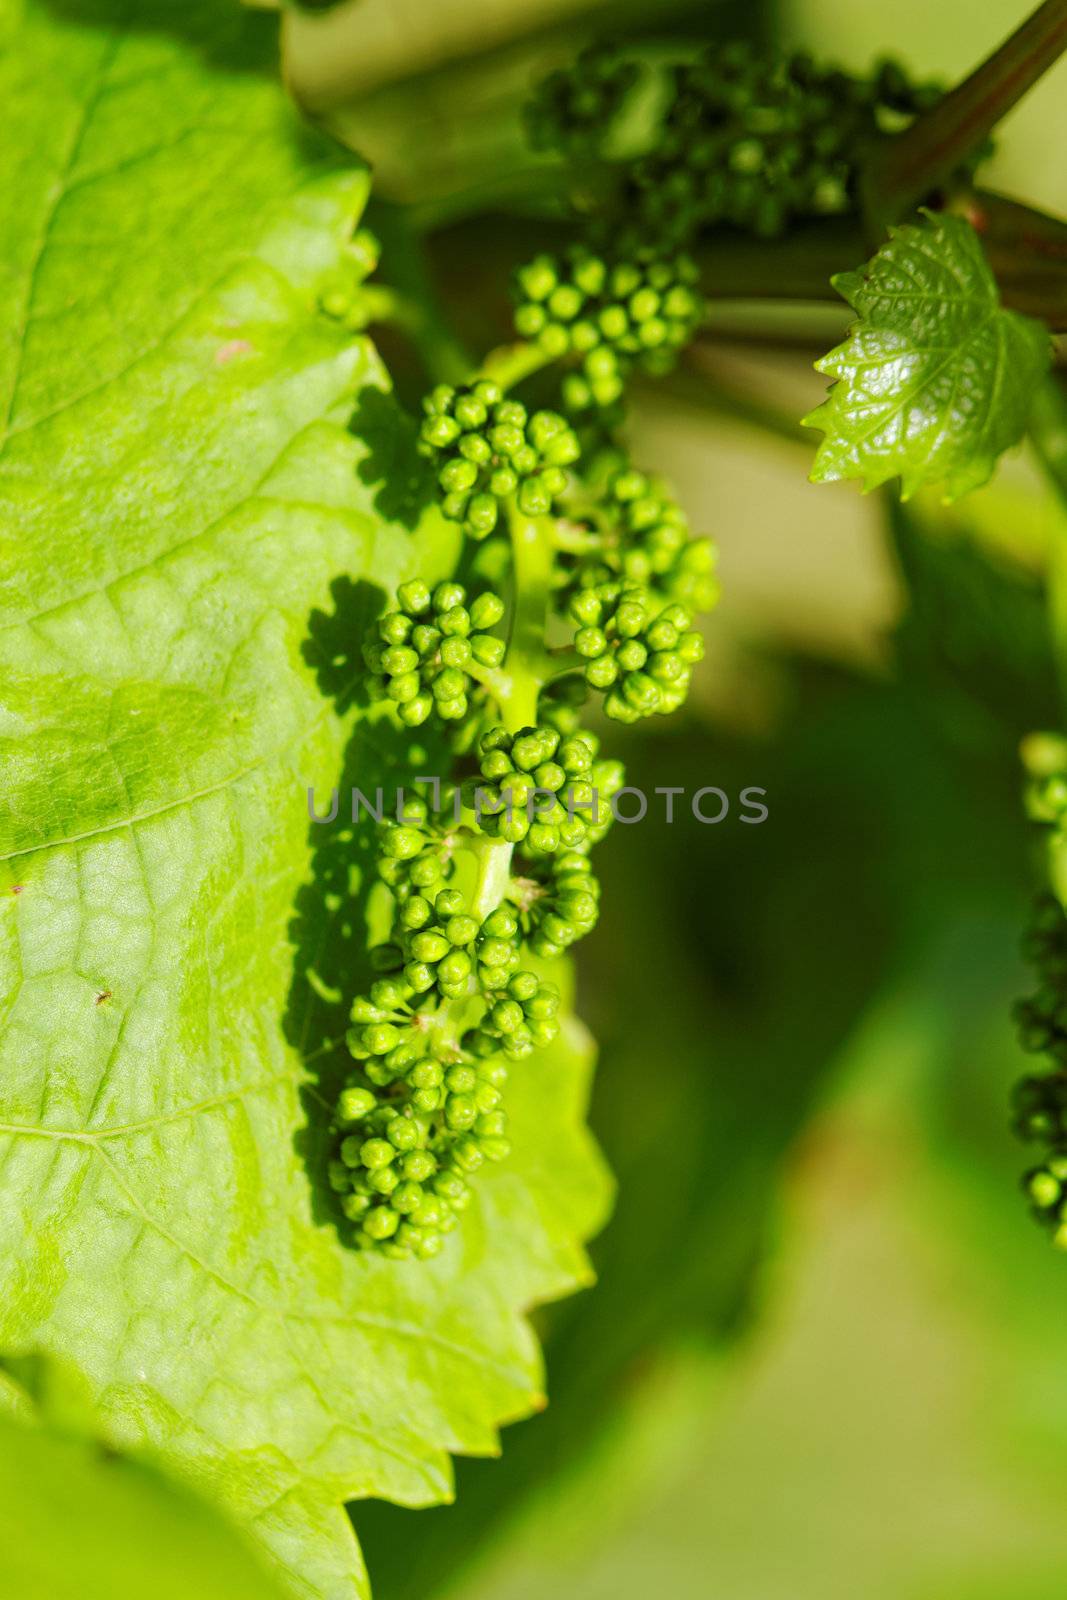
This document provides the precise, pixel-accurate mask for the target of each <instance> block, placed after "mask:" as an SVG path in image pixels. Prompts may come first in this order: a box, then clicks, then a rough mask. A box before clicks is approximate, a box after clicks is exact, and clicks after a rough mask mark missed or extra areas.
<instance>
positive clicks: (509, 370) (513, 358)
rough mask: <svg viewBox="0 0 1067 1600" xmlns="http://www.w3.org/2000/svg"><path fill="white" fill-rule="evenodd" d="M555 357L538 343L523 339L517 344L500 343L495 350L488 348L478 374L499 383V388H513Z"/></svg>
mask: <svg viewBox="0 0 1067 1600" xmlns="http://www.w3.org/2000/svg"><path fill="white" fill-rule="evenodd" d="M555 359H556V358H555V356H550V355H549V354H548V353H547V352H546V351H544V350H542V349H541V347H540V345H536V344H530V343H529V342H528V341H527V340H525V339H523V340H520V341H519V342H518V343H517V344H501V345H497V347H496V349H495V350H490V352H489V354H488V355H487V356H486V358H485V360H484V361H483V362H482V364H481V367H480V368H479V371H478V376H479V377H480V378H488V379H489V381H490V382H491V383H496V384H499V385H500V387H501V389H513V388H514V387H515V385H516V384H517V383H522V381H523V379H524V378H529V377H532V376H533V374H534V373H535V372H540V371H541V370H542V368H544V367H547V366H548V365H549V363H550V362H552V361H554V360H555Z"/></svg>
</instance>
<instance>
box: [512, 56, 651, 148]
mask: <svg viewBox="0 0 1067 1600" xmlns="http://www.w3.org/2000/svg"><path fill="white" fill-rule="evenodd" d="M639 76H640V68H639V67H638V66H637V63H636V62H633V61H627V60H626V59H625V58H624V57H622V56H621V55H620V54H619V52H618V50H617V49H616V48H615V46H613V45H611V44H608V43H595V44H591V45H587V46H586V47H585V49H584V50H582V51H581V52H580V54H579V55H578V56H577V57H576V59H575V60H574V61H573V62H572V63H571V64H570V65H569V66H567V67H559V68H557V69H556V70H555V71H554V72H550V73H549V74H548V76H547V77H546V78H543V79H542V80H541V82H540V83H539V84H538V85H537V86H536V88H535V90H534V92H533V94H532V95H531V97H530V99H529V100H528V101H527V103H526V105H525V106H524V107H523V121H524V123H525V126H526V136H527V138H528V139H529V142H530V146H531V148H532V149H534V150H554V151H560V152H561V153H562V154H564V155H569V156H579V157H580V156H591V155H597V154H599V153H600V151H601V150H603V148H604V146H605V144H606V142H607V141H608V140H609V139H610V136H611V132H612V128H613V125H614V123H615V121H616V119H617V118H618V116H619V113H620V112H621V111H622V109H623V107H624V106H625V104H626V101H627V99H628V97H629V95H630V93H631V92H632V90H633V88H634V86H635V85H636V83H637V80H638V78H639Z"/></svg>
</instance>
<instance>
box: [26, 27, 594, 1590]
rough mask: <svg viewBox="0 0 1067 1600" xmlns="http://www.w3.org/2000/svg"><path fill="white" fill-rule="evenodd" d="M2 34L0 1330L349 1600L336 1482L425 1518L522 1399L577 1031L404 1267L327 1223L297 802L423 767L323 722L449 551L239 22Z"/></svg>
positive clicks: (570, 1254) (290, 137)
mask: <svg viewBox="0 0 1067 1600" xmlns="http://www.w3.org/2000/svg"><path fill="white" fill-rule="evenodd" d="M16 26H17V27H18V29H19V35H20V37H19V49H18V51H10V50H9V51H2V49H0V60H2V65H0V97H2V99H3V104H4V106H5V109H6V112H7V137H6V139H5V141H4V144H3V146H2V148H0V184H2V187H3V190H4V193H5V195H7V196H8V197H9V198H10V204H9V207H8V221H7V226H6V228H5V230H4V234H3V237H2V239H0V328H2V329H3V330H4V332H3V333H2V334H0V441H2V445H0V519H2V522H3V526H4V527H5V530H6V534H7V537H6V539H5V540H4V541H3V542H0V771H2V773H3V787H2V790H0V1343H2V1344H3V1345H4V1346H6V1347H8V1348H11V1349H20V1348H25V1347H27V1346H29V1345H33V1346H37V1347H40V1348H42V1349H43V1350H45V1351H48V1352H53V1353H55V1354H57V1355H59V1356H61V1357H62V1358H64V1359H66V1360H68V1361H70V1362H72V1363H73V1364H74V1365H76V1366H77V1368H78V1369H79V1370H80V1371H82V1372H83V1373H84V1374H85V1375H86V1377H87V1379H88V1381H89V1383H90V1385H91V1388H92V1392H93V1396H94V1400H95V1403H96V1405H97V1407H98V1409H99V1411H100V1414H101V1417H102V1420H103V1422H104V1424H105V1425H106V1428H107V1431H108V1433H109V1436H114V1437H116V1438H117V1439H119V1440H120V1441H121V1442H123V1443H124V1444H127V1445H130V1446H133V1447H135V1448H138V1449H149V1450H152V1451H155V1452H158V1453H160V1454H161V1455H162V1456H163V1458H164V1459H165V1460H166V1462H167V1464H168V1466H169V1467H170V1468H171V1469H172V1470H176V1471H178V1472H179V1473H180V1474H181V1475H183V1476H185V1477H187V1478H189V1479H191V1480H192V1481H193V1482H194V1483H195V1484H196V1485H198V1486H199V1487H200V1488H201V1489H202V1490H204V1491H206V1492H207V1493H209V1494H214V1495H217V1496H218V1497H219V1498H220V1499H222V1500H223V1501H224V1502H225V1503H226V1505H227V1506H228V1507H229V1509H230V1510H231V1511H232V1512H233V1513H234V1514H235V1515H236V1516H237V1517H238V1518H239V1520H241V1521H242V1522H243V1523H244V1525H245V1526H247V1527H249V1528H250V1529H252V1530H253V1531H254V1533H255V1534H256V1535H257V1536H258V1537H259V1538H260V1540H261V1541H262V1542H263V1544H264V1546H265V1547H266V1548H267V1549H268V1550H269V1551H270V1553H271V1555H272V1557H273V1559H274V1562H275V1564H276V1565H277V1567H278V1569H279V1570H280V1571H281V1572H282V1574H283V1576H284V1579H285V1582H286V1584H287V1587H288V1589H289V1591H290V1592H291V1593H292V1594H294V1595H300V1596H305V1597H311V1596H314V1597H315V1600H342V1597H351V1596H353V1595H356V1594H362V1593H364V1592H365V1582H364V1578H363V1574H362V1571H361V1567H360V1560H359V1554H358V1550H357V1548H356V1545H355V1542H354V1538H353V1535H352V1531H351V1527H350V1525H349V1522H348V1519H347V1517H346V1515H345V1512H344V1510H343V1502H344V1501H345V1500H346V1499H351V1498H354V1497H359V1496H365V1495H380V1496H386V1497H392V1498H395V1499H397V1500H398V1501H401V1502H403V1503H404V1504H408V1505H421V1504H426V1503H429V1502H432V1501H435V1500H440V1499H444V1498H447V1497H448V1496H449V1494H450V1492H451V1472H450V1463H449V1456H448V1452H449V1451H456V1452H471V1453H492V1452H494V1451H495V1450H496V1449H497V1447H498V1445H497V1433H496V1429H497V1425H498V1424H499V1423H500V1422H502V1421H504V1420H507V1419H510V1418H513V1417H517V1416H520V1415H522V1414H524V1413H526V1412H528V1411H530V1410H531V1409H532V1408H536V1407H537V1406H538V1405H540V1404H541V1403H542V1402H541V1397H540V1391H541V1383H542V1377H541V1370H540V1366H541V1364H540V1356H539V1352H538V1349H537V1345H536V1342H535V1340H534V1338H533V1335H532V1333H531V1331H530V1329H529V1326H528V1324H527V1323H526V1321H525V1320H524V1317H523V1312H524V1311H525V1310H526V1309H527V1308H528V1307H529V1306H531V1305H532V1304H534V1303H536V1302H538V1301H540V1300H544V1299H546V1298H549V1297H551V1296H554V1295H559V1294H562V1293H566V1292H569V1291H570V1290H572V1289H574V1288H575V1287H577V1286H579V1285H580V1284H581V1283H583V1282H587V1281H588V1277H589V1270H588V1265H587V1263H586V1260H585V1257H584V1254H583V1251H582V1248H581V1245H580V1242H579V1241H580V1239H581V1238H582V1237H583V1236H585V1235H586V1234H588V1233H589V1232H590V1231H591V1230H592V1229H593V1228H594V1227H595V1226H596V1225H597V1224H598V1223H599V1221H600V1220H601V1219H602V1217H603V1214H604V1210H605V1205H606V1198H607V1185H606V1182H605V1179H604V1174H603V1169H602V1166H601V1163H600V1160H599V1157H598V1156H597V1153H596V1151H595V1149H594V1148H593V1146H592V1144H591V1142H590V1140H589V1138H588V1135H587V1134H586V1132H585V1131H584V1126H583V1114H584V1098H585V1093H586V1086H587V1078H588V1073H589V1067H590V1059H589V1050H588V1048H587V1047H586V1046H585V1044H584V1043H583V1042H582V1041H581V1040H580V1039H579V1038H577V1036H576V1035H575V1033H574V1029H573V1027H572V1029H571V1033H570V1043H569V1044H568V1043H564V1044H561V1046H560V1047H559V1049H558V1050H557V1051H556V1052H555V1053H554V1054H553V1055H552V1056H551V1057H548V1058H545V1057H538V1058H537V1059H536V1060H534V1061H532V1062H531V1063H530V1064H529V1065H528V1066H527V1065H525V1064H524V1065H523V1066H522V1067H521V1068H518V1069H516V1071H515V1073H514V1099H515V1102H516V1107H515V1111H516V1115H515V1121H516V1136H515V1154H514V1156H513V1158H512V1160H511V1161H510V1162H508V1163H505V1164H504V1167H503V1168H502V1169H500V1170H499V1171H497V1172H494V1173H493V1174H492V1175H490V1177H489V1178H487V1180H486V1181H485V1182H480V1183H479V1185H478V1197H477V1199H476V1202H475V1204H474V1206H473V1207H472V1210H471V1212H470V1213H469V1214H468V1217H467V1218H465V1221H464V1226H463V1228H462V1229H461V1230H460V1231H459V1233H458V1234H457V1235H454V1236H453V1237H452V1239H451V1240H450V1242H449V1246H448V1248H447V1249H446V1251H445V1252H444V1253H443V1254H442V1256H441V1257H439V1258H438V1259H437V1260H436V1261H434V1262H430V1263H413V1264H406V1263H394V1262H389V1261H386V1260H382V1259H371V1258H370V1257H368V1256H362V1255H359V1254H357V1253H356V1252H354V1251H352V1250H350V1249H348V1248H346V1247H345V1246H343V1245H342V1244H341V1243H340V1242H339V1239H338V1235H337V1232H336V1228H335V1226H334V1217H333V1213H332V1212H331V1211H330V1209H329V1202H328V1199H327V1198H326V1196H325V1195H324V1193H323V1187H322V1185H321V1183H320V1181H319V1180H320V1174H321V1147H322V1144H323V1142H324V1140H325V1137H326V1124H325V1119H326V1116H327V1112H326V1110H325V1106H326V1105H328V1104H329V1095H328V1093H325V1092H324V1093H321V1094H320V1093H318V1092H317V1091H318V1089H319V1088H320V1087H321V1088H323V1089H324V1090H325V1088H326V1087H327V1077H328V1074H329V1073H331V1072H333V1073H336V1071H337V1070H338V1064H337V1059H336V1055H335V1052H334V1051H333V1050H332V1049H331V1044H330V1041H331V1039H334V1038H336V1036H337V1034H338V1033H339V1032H340V1031H341V1029H342V1027H343V1015H344V1010H345V997H346V994H347V995H350V994H351V993H352V992H353V990H354V988H355V985H356V983H357V982H358V978H359V974H358V973H353V976H352V987H351V988H349V987H348V985H347V973H346V972H345V971H344V965H343V962H342V963H341V970H340V974H339V977H340V981H339V983H338V984H337V985H336V986H335V987H334V988H330V987H329V986H328V985H327V984H326V983H325V981H324V979H323V978H322V976H321V974H322V973H323V972H325V971H331V972H337V970H338V962H339V961H340V960H341V958H342V957H343V958H345V959H347V958H349V957H351V960H352V961H353V962H357V961H358V959H359V957H360V955H361V954H362V950H363V945H364V943H365V939H364V936H363V935H364V926H365V925H364V915H365V912H364V906H363V903H362V901H361V900H360V899H359V898H357V896H358V893H359V892H360V890H361V888H362V887H363V885H362V878H363V876H365V873H366V865H367V860H368V856H369V849H368V842H367V837H366V829H365V827H364V828H362V829H358V830H355V833H354V835H353V830H351V829H345V828H343V827H341V826H340V824H339V825H338V827H337V828H329V827H320V828H315V827H313V826H311V825H309V821H308V815H307V807H306V788H307V786H309V785H312V784H313V785H315V786H316V788H317V790H318V793H319V795H320V797H321V796H322V795H323V794H324V793H325V792H328V790H329V788H330V786H331V785H332V784H334V783H336V782H337V781H338V778H339V775H340V773H341V771H342V767H344V768H345V770H346V772H347V774H348V775H350V776H351V775H352V774H355V775H356V778H357V780H358V782H359V784H360V786H361V787H362V788H363V789H364V791H365V792H367V793H373V790H374V788H375V787H376V785H377V784H378V783H385V782H388V781H389V780H391V779H394V780H395V778H396V777H397V775H398V774H399V775H401V776H403V775H404V774H405V773H406V772H407V771H410V770H411V767H410V766H409V763H413V764H414V770H415V771H421V770H432V768H430V769H424V768H423V766H422V761H423V759H424V755H423V753H422V752H420V751H418V750H416V749H415V748H413V747H412V745H411V739H410V735H405V736H404V737H403V738H400V737H399V736H398V735H397V733H396V731H395V729H393V727H392V725H391V724H390V722H389V721H388V719H387V718H386V719H384V720H383V719H382V718H381V717H378V718H377V719H372V718H367V717H364V716H362V715H361V713H360V711H359V708H358V706H356V705H354V700H355V698H356V697H355V695H354V683H358V662H359V651H358V637H359V633H358V628H359V623H360V620H361V619H362V620H365V619H366V617H367V616H368V615H369V614H370V608H371V607H373V606H375V605H377V604H379V603H380V602H381V600H382V598H383V596H384V594H385V593H386V592H388V591H391V590H392V589H393V588H394V587H395V585H396V584H397V583H398V582H401V581H403V580H404V579H405V578H407V577H410V576H412V575H414V574H415V573H419V574H421V575H423V576H425V577H428V578H433V577H434V576H435V575H439V574H442V573H444V572H446V571H448V570H450V569H451V566H452V564H453V562H454V560H455V556H456V550H457V545H456V534H455V530H454V528H452V527H450V526H449V525H448V524H446V523H445V522H444V521H443V519H441V518H440V517H439V516H438V515H437V513H436V512H432V511H426V510H425V509H424V510H422V511H421V512H419V511H418V502H419V496H418V494H417V493H415V494H414V495H413V496H411V497H408V499H407V500H406V499H405V495H406V490H407V487H408V485H407V482H406V479H405V483H404V484H403V485H402V486H401V487H402V488H403V489H404V491H405V493H403V494H401V493H398V492H397V483H396V479H397V477H398V476H402V475H403V472H406V471H407V470H408V469H407V463H406V462H405V460H404V440H405V439H406V437H407V435H406V433H405V430H404V428H403V426H402V423H401V420H400V416H399V413H398V411H397V409H396V407H395V405H394V402H393V401H392V399H391V397H390V396H389V394H388V384H387V380H386V377H385V374H384V373H383V371H382V368H381V366H380V363H379V361H378V358H377V356H376V354H375V352H374V349H373V347H372V346H371V345H370V344H369V342H368V341H367V340H365V339H355V340H353V339H352V337H351V335H350V334H348V333H347V332H346V331H345V329H344V327H343V326H342V324H341V323H340V322H339V321H336V320H333V319H332V318H330V317H328V316H326V315H324V314H323V313H322V312H321V311H320V309H319V307H320V304H321V303H322V301H323V296H324V292H325V291H327V290H328V291H330V293H329V298H331V299H332V294H333V289H334V288H335V286H336V283H337V281H338V278H339V277H342V278H343V276H344V274H345V272H346V270H347V268H346V260H347V257H346V253H345V241H346V239H347V237H348V236H349V234H350V232H351V229H352V227H353V224H354V221H355V219H356V218H357V216H358V214H359V211H360V208H361V205H362V203H363V200H364V198H365V191H366V178H365V174H364V173H363V172H362V171H361V170H357V169H354V168H353V166H352V165H351V163H346V158H344V156H343V155H342V153H341V152H340V151H338V150H337V149H336V147H334V146H332V145H331V144H329V143H328V142H327V141H324V140H321V139H320V138H318V137H317V136H314V135H312V134H310V133H309V132H307V131H306V130H304V129H303V128H301V126H300V125H299V123H298V122H297V121H296V120H295V118H294V114H293V113H292V111H291V110H290V108H289V107H288V105H287V103H286V100H285V97H284V95H283V94H282V92H281V90H280V89H279V88H278V87H277V86H276V84H275V83H274V81H273V71H272V69H271V60H272V52H273V39H272V33H273V29H272V25H271V22H270V20H269V19H268V18H265V17H263V16H257V15H255V14H252V13H248V12H244V11H242V9H241V8H240V7H236V6H231V5H228V4H226V5H223V4H218V3H217V0H192V3H188V4H185V5H183V6H181V7H179V6H176V5H174V4H173V3H172V0H148V3H145V4H142V5H140V6H138V7H136V8H132V9H131V8H127V7H125V6H124V5H122V4H120V3H119V0H114V3H112V0H61V3H60V0H47V3H44V0H40V3H38V4H32V3H25V4H23V3H21V0H0V47H2V46H3V45H4V44H5V43H8V42H10V39H11V36H12V34H13V31H14V29H15V28H16ZM264 68H266V69H268V70H263V69H264ZM357 397H358V402H359V403H358V404H355V402H356V400H357ZM353 414H354V416H355V419H356V420H354V421H353V422H352V424H351V426H349V425H348V424H349V419H350V418H351V417H353ZM383 463H390V467H389V480H388V482H383V481H382V480H383V473H384V471H385V470H386V468H385V466H384V465H383ZM402 469H403V472H402ZM416 477H417V474H416ZM416 488H417V484H416ZM408 500H410V503H408ZM383 507H386V508H387V509H388V513H389V517H391V518H394V519H395V520H388V519H387V517H386V515H385V514H384V512H383ZM351 596H355V600H354V601H353V603H352V604H348V600H349V599H350V598H351ZM324 641H326V642H328V646H329V647H328V649H326V650H325V652H324V650H323V648H322V646H323V642H324ZM342 820H343V814H342ZM338 885H340V888H338ZM294 911H295V916H294ZM294 944H295V945H296V946H297V947H298V948H297V949H296V950H295V951H294ZM312 999H314V1002H315V1003H314V1004H312ZM327 1020H329V1021H330V1022H331V1024H332V1026H331V1027H329V1028H328V1027H327V1026H326V1021H327Z"/></svg>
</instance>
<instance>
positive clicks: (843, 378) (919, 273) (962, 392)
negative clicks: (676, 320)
mask: <svg viewBox="0 0 1067 1600" xmlns="http://www.w3.org/2000/svg"><path fill="white" fill-rule="evenodd" d="M833 281H834V287H835V288H836V289H838V290H839V291H840V293H841V294H842V295H843V296H844V298H845V299H846V300H847V301H848V303H849V304H850V305H851V306H852V307H853V308H854V310H856V311H858V312H859V321H858V322H855V323H853V325H852V328H851V329H850V331H849V336H848V338H847V339H846V340H845V342H844V344H841V345H838V347H837V349H836V350H831V352H830V354H829V355H828V356H824V357H823V359H822V360H821V361H818V362H816V366H817V368H818V370H819V371H820V372H826V373H829V374H830V376H831V377H832V378H835V379H836V380H837V381H836V382H835V383H834V385H833V387H832V388H831V390H830V393H829V395H828V396H827V398H826V400H825V401H824V402H823V404H822V405H821V406H819V408H818V409H817V410H816V411H813V412H812V413H811V415H810V416H808V417H805V418H804V422H805V424H806V425H807V426H808V427H813V428H821V429H822V430H823V432H824V434H825V438H824V439H823V441H822V443H821V445H820V446H819V449H818V452H817V454H816V457H815V464H814V467H813V468H812V473H811V476H812V480H813V481H814V482H816V483H827V482H831V481H833V480H836V479H839V478H859V479H861V480H862V482H863V487H864V489H865V490H869V489H876V488H877V487H878V486H879V484H883V483H885V482H886V481H887V480H888V479H889V478H894V477H898V476H899V478H900V480H901V494H902V496H903V498H904V499H907V498H908V496H909V495H911V494H913V493H914V492H915V490H916V489H918V488H920V487H921V486H922V485H923V484H941V485H943V486H944V494H945V498H946V500H955V499H957V498H958V497H959V496H960V495H962V494H965V493H966V492H967V491H968V490H969V489H976V488H978V487H979V486H980V485H981V484H983V483H985V482H986V480H987V479H988V478H989V477H990V475H991V474H992V472H993V468H994V466H995V465H996V462H997V460H998V458H999V457H1000V456H1001V455H1002V454H1003V452H1004V451H1005V450H1007V449H1008V448H1009V446H1010V445H1013V444H1017V443H1018V441H1019V440H1020V439H1021V437H1022V435H1023V431H1024V429H1025V428H1026V423H1027V418H1028V416H1029V411H1030V405H1031V401H1032V399H1033V396H1034V390H1035V387H1036V385H1037V383H1038V381H1039V380H1040V378H1041V376H1042V374H1043V373H1044V371H1045V369H1046V367H1047V366H1048V363H1049V359H1050V354H1051V345H1050V342H1049V336H1048V333H1047V331H1046V329H1045V328H1044V327H1043V326H1042V324H1041V323H1039V322H1036V321H1034V319H1033V318H1031V317H1024V316H1021V315H1019V313H1018V312H1015V311H1005V310H1004V309H1003V307H1002V306H1001V304H1000V296H999V292H998V289H997V283H996V279H995V278H994V277H993V274H992V272H991V270H990V268H989V265H988V263H987V261H986V259H985V256H984V255H983V253H982V247H981V244H980V243H979V240H978V235H977V234H976V233H975V231H974V229H973V228H972V227H971V225H970V223H968V222H965V221H964V220H963V219H962V218H960V217H951V216H934V215H927V217H926V218H925V220H924V221H923V222H922V223H920V224H917V225H912V224H908V225H905V226H903V227H900V228H894V229H891V230H890V237H889V242H888V243H887V244H885V245H883V246H882V248H881V249H880V250H879V251H878V253H877V255H875V256H874V257H873V258H872V259H871V260H870V261H869V262H868V263H867V265H866V266H865V267H863V268H862V269H861V270H860V271H859V272H843V273H840V274H838V276H837V277H835V278H834V280H833Z"/></svg>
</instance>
